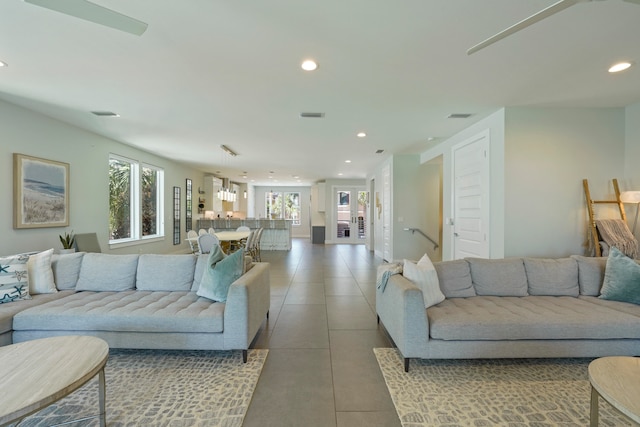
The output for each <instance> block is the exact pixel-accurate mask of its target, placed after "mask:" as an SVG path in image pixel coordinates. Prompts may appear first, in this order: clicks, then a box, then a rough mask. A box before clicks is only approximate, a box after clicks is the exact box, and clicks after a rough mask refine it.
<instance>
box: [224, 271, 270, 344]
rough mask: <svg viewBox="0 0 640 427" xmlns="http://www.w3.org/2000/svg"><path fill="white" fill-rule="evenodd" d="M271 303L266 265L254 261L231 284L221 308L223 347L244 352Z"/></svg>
mask: <svg viewBox="0 0 640 427" xmlns="http://www.w3.org/2000/svg"><path fill="white" fill-rule="evenodd" d="M270 304H271V289H270V279H269V263H267V262H257V263H254V265H253V267H252V268H251V269H250V270H249V271H247V272H246V273H245V274H243V275H242V276H241V277H240V278H239V279H238V280H236V281H235V282H233V283H232V284H231V287H230V288H229V294H228V295H227V302H226V305H225V309H224V347H225V349H228V350H246V349H248V348H249V345H250V344H251V341H253V338H254V337H255V336H256V333H257V332H258V330H259V329H260V326H261V325H262V322H263V321H264V319H265V318H266V317H267V315H268V312H269V306H270Z"/></svg>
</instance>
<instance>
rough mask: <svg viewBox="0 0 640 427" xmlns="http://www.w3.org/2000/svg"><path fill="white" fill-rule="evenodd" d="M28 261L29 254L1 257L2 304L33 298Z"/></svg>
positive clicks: (0, 302)
mask: <svg viewBox="0 0 640 427" xmlns="http://www.w3.org/2000/svg"><path fill="white" fill-rule="evenodd" d="M28 261H29V255H28V254H19V255H11V256H8V257H0V304H2V303H5V302H12V301H18V300H23V299H31V296H30V295H29V275H28V274H27V262H28Z"/></svg>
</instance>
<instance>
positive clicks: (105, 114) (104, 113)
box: [91, 111, 120, 117]
mask: <svg viewBox="0 0 640 427" xmlns="http://www.w3.org/2000/svg"><path fill="white" fill-rule="evenodd" d="M91 114H94V115H96V116H100V117H120V115H119V114H117V113H114V112H113V111H92V112H91Z"/></svg>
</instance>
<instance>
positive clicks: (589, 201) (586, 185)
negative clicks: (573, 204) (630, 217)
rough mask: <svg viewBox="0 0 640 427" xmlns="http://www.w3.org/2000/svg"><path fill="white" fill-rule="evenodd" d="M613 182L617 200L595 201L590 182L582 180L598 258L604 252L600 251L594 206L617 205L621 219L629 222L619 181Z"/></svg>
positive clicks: (614, 180) (590, 232)
mask: <svg viewBox="0 0 640 427" xmlns="http://www.w3.org/2000/svg"><path fill="white" fill-rule="evenodd" d="M612 181H613V191H614V194H615V196H616V199H615V200H593V199H592V198H591V193H590V192H589V182H588V181H587V180H586V179H583V180H582V185H583V186H584V195H585V198H586V201H587V210H588V211H589V235H590V238H591V241H592V243H593V247H594V250H595V253H596V256H602V251H601V249H600V239H599V238H598V230H597V228H596V216H595V213H594V209H593V205H594V204H596V203H608V204H612V203H613V204H616V205H618V209H619V211H620V218H621V219H622V220H623V221H626V220H627V215H626V214H625V212H624V205H623V204H622V201H621V200H620V187H618V180H617V179H616V178H614V179H613V180H612Z"/></svg>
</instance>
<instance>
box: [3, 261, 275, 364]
mask: <svg viewBox="0 0 640 427" xmlns="http://www.w3.org/2000/svg"><path fill="white" fill-rule="evenodd" d="M207 258H208V256H207V255H200V256H194V255H191V254H189V255H152V254H143V255H108V254H94V253H87V254H85V253H76V254H70V255H54V256H53V260H52V262H51V267H52V270H53V275H54V278H55V284H56V288H57V289H58V292H55V293H49V294H39V295H34V296H33V297H32V299H30V300H24V301H15V302H11V303H7V304H0V334H1V335H0V343H1V344H9V343H11V342H13V343H17V342H22V341H27V340H32V339H36V338H44V337H50V336H59V335H92V336H96V337H99V338H102V339H104V340H106V341H107V342H108V344H109V346H110V347H111V348H145V349H180V350H183V349H185V350H186V349H189V350H242V351H243V358H244V360H245V361H246V359H247V350H248V348H249V346H250V344H251V342H252V341H253V339H254V338H255V336H256V335H257V333H258V331H259V329H260V327H261V325H262V323H263V322H264V320H265V318H266V317H267V316H268V312H269V305H270V282H269V280H270V279H269V264H268V263H251V264H247V265H246V266H245V268H246V269H247V271H246V272H244V274H242V275H241V276H240V278H238V279H237V280H235V281H234V282H233V283H232V284H231V286H230V287H229V292H228V296H227V300H226V302H224V303H221V302H215V301H212V300H210V299H207V298H204V297H200V296H198V295H197V293H196V292H197V290H198V287H199V285H200V280H201V278H202V277H203V273H204V271H205V268H206V264H207Z"/></svg>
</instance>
